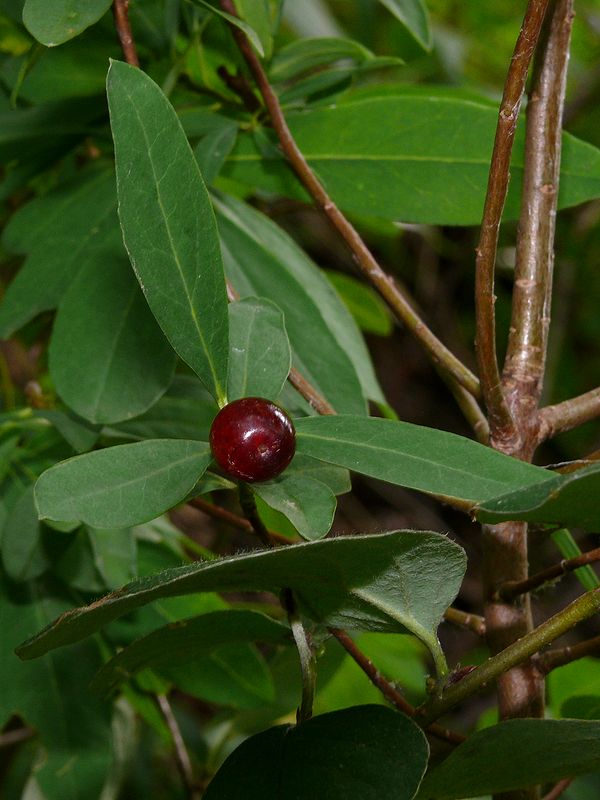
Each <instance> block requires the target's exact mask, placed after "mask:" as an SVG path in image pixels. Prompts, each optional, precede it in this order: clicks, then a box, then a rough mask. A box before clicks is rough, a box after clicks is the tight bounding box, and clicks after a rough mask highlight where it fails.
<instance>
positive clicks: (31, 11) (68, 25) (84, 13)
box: [23, 0, 111, 47]
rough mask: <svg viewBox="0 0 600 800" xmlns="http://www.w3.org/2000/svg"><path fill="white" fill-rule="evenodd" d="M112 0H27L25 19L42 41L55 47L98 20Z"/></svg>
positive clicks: (27, 25) (48, 45) (37, 37)
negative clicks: (50, 1)
mask: <svg viewBox="0 0 600 800" xmlns="http://www.w3.org/2000/svg"><path fill="white" fill-rule="evenodd" d="M110 4H111V0H53V1H52V3H48V2H47V0H25V6H24V7H23V22H24V23H25V27H26V28H27V30H28V31H29V32H30V33H31V34H32V35H33V36H35V38H36V39H37V40H38V42H41V43H42V44H45V45H46V47H55V46H56V45H58V44H62V43H63V42H67V41H68V40H69V39H72V38H73V37H74V36H77V35H78V34H79V33H81V31H83V30H85V29H86V28H88V27H89V26H90V25H93V24H94V23H95V22H98V20H99V19H100V17H102V16H103V15H104V14H105V13H106V11H108V9H109V8H110Z"/></svg>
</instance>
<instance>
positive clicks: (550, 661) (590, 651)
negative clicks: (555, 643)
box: [537, 636, 600, 675]
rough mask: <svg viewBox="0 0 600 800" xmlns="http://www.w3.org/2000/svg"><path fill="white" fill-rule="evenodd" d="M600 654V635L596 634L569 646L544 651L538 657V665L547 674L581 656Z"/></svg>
mask: <svg viewBox="0 0 600 800" xmlns="http://www.w3.org/2000/svg"><path fill="white" fill-rule="evenodd" d="M599 654H600V636H594V638H593V639H587V640H586V641H585V642H579V643H578V644H572V645H567V647H561V648H557V649H556V650H549V651H548V652H547V653H542V655H540V656H539V658H538V659H537V667H538V669H539V670H540V672H542V673H543V674H544V675H547V674H548V673H549V672H552V670H553V669H558V667H564V666H565V664H570V663H571V662H572V661H578V660H579V659H580V658H585V657H586V656H595V655H599Z"/></svg>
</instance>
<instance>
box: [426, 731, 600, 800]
mask: <svg viewBox="0 0 600 800" xmlns="http://www.w3.org/2000/svg"><path fill="white" fill-rule="evenodd" d="M599 768H600V723H597V722H587V721H585V722H581V721H579V720H568V719H563V720H553V719H514V720H509V721H507V722H501V723H500V724H499V725H494V726H492V727H491V728H486V729H485V730H482V731H478V732H477V733H474V734H472V735H471V736H470V737H469V739H468V741H466V742H465V743H464V744H461V745H459V746H458V747H457V748H456V750H454V751H453V752H452V753H451V755H450V756H449V757H448V758H447V759H446V760H445V761H443V762H442V763H441V764H440V765H439V766H438V767H434V769H433V770H431V772H429V773H428V774H427V775H426V776H425V779H424V781H423V784H422V786H421V790H420V792H419V798H420V800H429V798H436V800H454V798H456V799H458V798H463V797H478V796H479V795H486V794H496V793H497V792H508V791H511V790H513V789H522V788H524V787H526V786H534V785H535V784H539V783H549V782H551V781H558V780H560V779H561V778H566V777H572V776H573V775H582V774H584V773H586V772H594V771H595V770H597V769H599Z"/></svg>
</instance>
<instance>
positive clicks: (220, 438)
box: [210, 397, 296, 483]
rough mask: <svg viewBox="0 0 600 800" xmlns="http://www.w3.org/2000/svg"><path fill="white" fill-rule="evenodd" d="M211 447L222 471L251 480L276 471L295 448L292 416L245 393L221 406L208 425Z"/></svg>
mask: <svg viewBox="0 0 600 800" xmlns="http://www.w3.org/2000/svg"><path fill="white" fill-rule="evenodd" d="M210 448H211V450H212V454H213V457H214V459H215V461H216V462H217V464H218V465H219V466H220V467H221V469H222V470H223V472H225V473H227V475H229V476H231V477H232V478H236V479H238V480H242V481H248V482H249V483H254V482H256V481H268V480H271V478H275V477H276V476H277V475H279V474H280V473H281V472H283V470H284V469H285V468H286V467H287V465H288V464H289V463H290V461H291V460H292V458H293V457H294V452H295V450H296V431H295V430H294V425H293V424H292V420H291V419H290V418H289V417H288V415H287V414H286V413H285V411H283V410H282V409H281V408H279V406H276V405H275V403H271V402H270V401H269V400H264V399H263V398H262V397H244V398H242V399H241V400H234V401H233V402H232V403H229V404H228V405H226V406H225V407H224V408H222V409H221V410H220V411H219V413H218V414H217V416H216V417H215V419H214V421H213V424H212V426H211V429H210Z"/></svg>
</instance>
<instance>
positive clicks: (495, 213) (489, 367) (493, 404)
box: [475, 0, 549, 442]
mask: <svg viewBox="0 0 600 800" xmlns="http://www.w3.org/2000/svg"><path fill="white" fill-rule="evenodd" d="M548 2H549V0H529V3H528V5H527V10H526V12H525V17H524V20H523V26H522V28H521V32H520V33H519V37H518V39H517V42H516V45H515V49H514V52H513V56H512V59H511V62H510V67H509V69H508V74H507V76H506V82H505V84H504V92H503V95H502V102H501V105H500V112H499V114H498V125H497V128H496V138H495V141H494V150H493V153H492V161H491V165H490V176H489V181H488V187H487V194H486V198H485V205H484V210H483V219H482V223H481V233H480V238H479V244H478V246H477V249H476V277H475V296H476V310H475V314H476V325H477V335H476V347H477V362H478V367H479V375H480V378H481V390H482V394H483V397H484V400H485V403H486V406H487V409H488V414H489V418H490V427H491V434H492V442H493V441H494V440H495V439H496V438H500V439H502V440H504V441H510V440H514V439H515V438H516V436H517V433H516V431H515V428H514V424H513V421H512V418H511V414H510V410H509V408H508V405H507V403H506V399H505V397H504V392H503V391H502V385H501V381H500V370H499V368H498V360H497V356H496V321H495V313H494V303H495V300H496V298H495V296H494V269H495V265H496V251H497V248H498V233H499V230H500V221H501V219H502V211H503V209H504V203H505V201H506V195H507V192H508V183H509V180H510V157H511V153H512V146H513V141H514V136H515V130H516V127H517V120H518V116H519V110H520V107H521V99H522V97H523V92H524V90H525V81H526V80H527V73H528V71H529V65H530V63H531V59H532V57H533V53H534V50H535V47H536V44H537V41H538V38H539V35H540V31H541V28H542V22H543V20H544V15H545V13H546V9H547V7H548Z"/></svg>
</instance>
